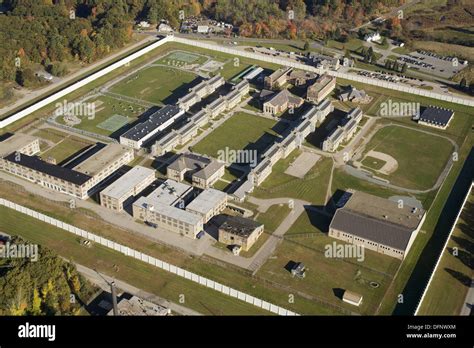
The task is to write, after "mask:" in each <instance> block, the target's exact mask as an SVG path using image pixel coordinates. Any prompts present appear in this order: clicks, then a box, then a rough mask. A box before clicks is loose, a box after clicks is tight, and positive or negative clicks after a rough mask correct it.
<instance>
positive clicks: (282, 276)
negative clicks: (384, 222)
mask: <svg viewBox="0 0 474 348" xmlns="http://www.w3.org/2000/svg"><path fill="white" fill-rule="evenodd" d="M333 241H335V240H334V239H332V238H330V237H327V236H326V235H325V234H322V233H317V234H314V235H313V236H312V237H307V238H285V240H284V241H283V242H282V243H281V244H280V245H279V247H278V249H277V251H276V252H275V253H274V254H273V256H272V258H270V259H269V260H268V261H267V262H266V263H265V264H264V265H263V267H262V268H261V269H260V270H259V272H258V273H257V275H259V276H261V277H264V278H268V279H272V280H273V281H278V282H280V283H286V284H288V286H290V287H291V288H293V289H297V290H299V291H303V292H305V293H311V294H315V296H316V298H318V299H320V300H322V301H325V302H327V303H329V304H332V305H334V306H337V307H339V310H344V311H345V314H349V313H351V312H352V311H353V312H357V313H361V314H373V313H375V311H376V308H377V306H378V304H379V303H380V301H381V299H382V297H383V296H384V293H385V291H386V290H387V287H388V285H389V283H390V281H391V279H392V276H393V274H394V273H395V271H396V269H397V266H398V263H399V261H398V260H394V259H392V258H390V257H388V256H383V255H376V253H372V254H370V255H367V254H368V253H367V252H366V255H365V260H364V261H363V262H362V261H357V259H355V258H354V259H334V258H329V257H326V256H325V254H324V251H325V246H326V245H328V244H331V243H332V242H333ZM341 244H343V243H341ZM369 259H371V260H370V261H369ZM292 262H303V264H304V265H305V266H306V269H307V272H306V277H305V278H304V279H299V278H293V277H292V276H291V273H290V272H289V270H288V268H289V264H291V263H292ZM372 281H373V282H377V283H378V284H379V287H378V288H377V289H374V288H372V287H370V286H369V282H372ZM342 289H344V290H346V289H347V290H351V291H355V292H357V293H359V294H361V295H363V296H364V301H363V303H362V305H361V307H360V308H357V307H354V306H351V305H348V304H345V303H343V302H342V300H341V299H340V298H339V297H338V296H339V295H338V293H340V291H341V290H342ZM335 310H336V309H335Z"/></svg>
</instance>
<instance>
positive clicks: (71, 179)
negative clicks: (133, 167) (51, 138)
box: [0, 144, 134, 199]
mask: <svg viewBox="0 0 474 348" xmlns="http://www.w3.org/2000/svg"><path fill="white" fill-rule="evenodd" d="M133 157H134V154H133V150H132V149H127V148H124V147H122V146H120V145H118V144H108V145H107V146H104V147H103V148H101V149H100V150H99V151H97V152H96V153H95V154H93V155H92V156H90V157H88V158H86V159H85V160H83V161H82V162H80V163H79V164H77V165H76V166H74V167H73V168H68V167H62V166H59V165H56V164H52V163H49V162H46V161H44V160H43V159H41V158H40V157H38V156H32V155H28V154H26V153H20V152H18V151H15V152H12V153H10V154H9V155H7V156H5V157H3V158H1V160H0V161H1V163H2V166H1V169H2V170H4V171H6V172H8V173H10V174H14V175H17V176H19V177H22V178H24V179H26V180H29V181H31V182H34V183H35V184H38V185H41V186H43V187H46V188H48V189H51V190H55V191H58V192H61V193H65V194H68V195H71V196H74V197H77V198H80V199H87V198H89V197H90V195H92V194H93V193H95V192H96V190H97V189H98V185H97V184H99V183H100V182H102V181H103V180H105V179H106V178H108V177H109V176H110V175H112V174H113V173H114V172H115V171H117V170H118V169H119V168H120V167H121V166H123V165H125V164H127V163H129V162H130V161H132V160H133Z"/></svg>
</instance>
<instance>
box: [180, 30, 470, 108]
mask: <svg viewBox="0 0 474 348" xmlns="http://www.w3.org/2000/svg"><path fill="white" fill-rule="evenodd" d="M173 41H175V42H179V43H182V44H185V45H190V46H195V47H200V48H205V49H209V50H213V51H220V52H223V53H227V54H232V55H235V56H241V57H246V58H250V59H254V60H261V61H266V62H269V63H273V64H278V65H284V66H288V67H293V68H296V69H300V70H306V71H312V72H315V73H318V74H321V73H328V74H329V75H331V76H335V77H338V78H342V79H346V80H351V81H356V82H362V83H366V84H369V85H373V86H377V87H382V88H387V89H392V90H396V91H400V92H406V93H411V94H416V95H420V96H424V97H428V98H434V99H438V100H442V101H447V102H451V103H455V104H461V105H468V106H474V100H469V99H466V98H461V97H456V96H449V95H444V94H441V93H436V92H430V91H428V90H424V89H420V88H414V87H408V86H403V85H400V84H397V83H394V82H387V81H382V80H378V79H372V78H367V77H364V76H359V75H354V74H346V73H341V72H337V71H332V70H324V69H319V68H316V67H314V66H310V65H306V64H303V63H297V62H292V61H288V60H285V59H282V58H275V57H271V56H265V55H262V54H257V53H253V52H247V51H243V50H237V49H235V48H229V47H224V46H222V45H215V44H210V43H206V42H202V41H194V40H189V39H185V38H181V37H174V38H173Z"/></svg>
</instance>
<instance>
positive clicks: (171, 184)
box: [133, 179, 227, 238]
mask: <svg viewBox="0 0 474 348" xmlns="http://www.w3.org/2000/svg"><path fill="white" fill-rule="evenodd" d="M226 205H227V194H226V193H224V192H222V191H218V190H215V189H205V190H203V191H202V192H198V191H196V190H195V189H193V187H192V186H190V185H187V184H185V183H180V182H177V181H174V180H171V179H168V180H166V181H165V182H163V183H161V184H160V185H159V186H158V187H157V188H156V189H155V190H154V191H153V192H151V193H150V194H149V195H148V196H142V197H140V198H139V199H138V200H136V201H135V202H134V203H133V217H134V218H135V219H138V220H141V221H145V222H147V223H151V224H153V225H156V226H157V227H160V228H163V229H165V230H168V231H171V232H174V233H178V234H180V235H183V236H186V237H189V238H196V237H197V236H198V234H199V233H200V232H201V231H203V228H204V224H205V223H207V222H208V221H209V220H210V219H211V218H212V217H214V216H215V215H217V214H219V213H220V212H221V211H222V210H224V209H225V207H226Z"/></svg>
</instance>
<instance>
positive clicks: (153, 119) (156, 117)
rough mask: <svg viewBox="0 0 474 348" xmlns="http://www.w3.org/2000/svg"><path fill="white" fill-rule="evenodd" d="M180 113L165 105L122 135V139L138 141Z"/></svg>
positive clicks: (174, 107)
mask: <svg viewBox="0 0 474 348" xmlns="http://www.w3.org/2000/svg"><path fill="white" fill-rule="evenodd" d="M182 113H183V111H181V109H180V108H179V107H178V106H176V105H166V106H164V107H163V108H161V109H160V110H158V111H157V112H155V113H153V114H152V115H150V117H149V118H148V119H147V120H146V121H145V122H142V123H139V124H137V125H136V126H135V127H133V128H131V129H130V130H128V131H127V132H125V133H124V134H122V137H124V138H126V139H130V140H134V141H138V140H140V139H143V138H144V137H146V136H147V135H148V134H150V133H152V132H153V131H154V130H155V129H156V128H158V127H159V126H161V125H162V124H163V123H165V122H166V121H168V120H170V119H171V118H173V117H176V116H178V115H179V114H182Z"/></svg>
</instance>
